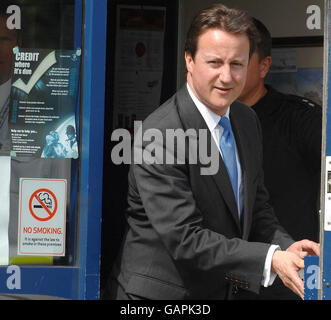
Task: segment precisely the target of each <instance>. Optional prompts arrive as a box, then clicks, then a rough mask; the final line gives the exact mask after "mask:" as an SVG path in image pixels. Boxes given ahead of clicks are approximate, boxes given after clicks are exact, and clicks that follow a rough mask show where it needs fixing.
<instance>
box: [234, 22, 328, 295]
mask: <svg viewBox="0 0 331 320" xmlns="http://www.w3.org/2000/svg"><path fill="white" fill-rule="evenodd" d="M254 24H255V26H256V28H257V30H258V32H259V34H260V40H259V41H258V43H257V48H256V51H255V52H254V53H253V55H252V57H251V59H250V62H249V65H248V71H247V81H246V85H245V87H244V89H243V91H242V93H241V94H240V96H239V100H240V101H242V102H243V103H245V104H246V105H248V106H250V107H251V108H252V109H253V110H254V111H255V112H256V114H257V116H258V118H259V120H260V123H261V129H262V135H263V170H264V180H265V186H266V187H267V189H268V191H269V194H270V201H269V202H270V204H271V205H272V207H273V208H274V211H275V214H276V216H277V218H278V219H279V222H280V224H281V225H282V226H283V227H284V228H285V229H286V231H287V232H288V233H289V234H290V235H291V236H292V237H293V239H294V240H299V239H303V238H308V239H311V240H314V241H318V238H319V214H318V209H319V190H320V177H321V141H322V108H321V106H319V105H317V104H316V103H314V102H313V101H311V100H309V99H307V98H306V97H299V96H295V95H292V94H283V93H281V92H279V91H277V90H275V89H274V88H272V87H271V86H269V85H266V84H265V81H264V79H265V77H266V75H267V73H268V71H269V68H270V66H271V63H272V59H271V45H272V39H271V35H270V32H269V31H268V29H267V28H266V27H265V25H264V24H263V23H262V22H261V21H259V20H256V19H254ZM261 291H262V292H261V294H260V295H259V296H258V298H260V299H297V296H295V295H294V294H293V293H292V292H291V291H290V290H289V289H287V288H286V287H284V285H283V284H282V283H281V281H279V280H278V279H276V281H275V283H274V284H273V286H271V287H269V288H262V290H261Z"/></svg>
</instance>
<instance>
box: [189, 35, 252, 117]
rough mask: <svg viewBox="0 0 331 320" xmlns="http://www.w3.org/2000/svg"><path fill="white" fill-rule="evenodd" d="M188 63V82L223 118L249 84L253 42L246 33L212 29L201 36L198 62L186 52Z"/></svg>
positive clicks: (197, 94) (208, 105)
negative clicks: (246, 82)
mask: <svg viewBox="0 0 331 320" xmlns="http://www.w3.org/2000/svg"><path fill="white" fill-rule="evenodd" d="M185 60H186V68H187V71H188V75H187V81H188V83H189V85H190V87H191V89H192V90H193V92H194V93H195V95H196V96H197V97H198V99H199V100H200V101H201V102H202V103H204V104H205V105H206V106H207V107H208V108H210V109H211V110H212V111H213V112H215V113H217V114H219V115H223V114H225V112H226V110H227V108H228V107H229V106H230V105H231V103H232V102H233V101H234V100H236V99H237V98H238V96H239V95H240V93H241V91H242V89H243V87H244V85H245V80H246V73H247V65H248V61H249V39H248V37H247V35H246V34H232V33H228V32H225V31H221V30H219V29H208V30H207V31H205V32H204V33H203V34H202V35H200V37H199V40H198V46H197V51H196V55H195V57H194V59H193V58H192V57H191V55H189V54H188V53H186V54H185Z"/></svg>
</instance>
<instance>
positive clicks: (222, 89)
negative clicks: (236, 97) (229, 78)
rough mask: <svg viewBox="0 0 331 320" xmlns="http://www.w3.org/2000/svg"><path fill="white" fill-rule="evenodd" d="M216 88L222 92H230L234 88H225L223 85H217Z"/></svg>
mask: <svg viewBox="0 0 331 320" xmlns="http://www.w3.org/2000/svg"><path fill="white" fill-rule="evenodd" d="M215 89H216V90H217V91H218V92H219V93H222V94H226V93H229V92H230V91H231V89H232V88H223V87H215Z"/></svg>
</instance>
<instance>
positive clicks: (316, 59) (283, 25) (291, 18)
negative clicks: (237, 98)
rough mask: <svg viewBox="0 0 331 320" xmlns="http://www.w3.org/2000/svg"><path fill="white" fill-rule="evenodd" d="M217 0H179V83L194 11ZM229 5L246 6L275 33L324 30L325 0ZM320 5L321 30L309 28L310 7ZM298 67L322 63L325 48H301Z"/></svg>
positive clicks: (240, 0) (234, 0) (249, 0)
mask: <svg viewBox="0 0 331 320" xmlns="http://www.w3.org/2000/svg"><path fill="white" fill-rule="evenodd" d="M215 2H217V1H215V0H214V1H213V0H203V1H202V0H179V30H178V32H179V34H178V68H177V70H178V74H177V84H178V87H180V86H181V85H182V84H183V83H184V82H185V80H186V69H185V61H184V43H185V38H186V33H187V30H188V28H189V25H190V23H191V21H192V19H193V17H194V15H195V14H196V13H197V12H198V11H199V10H201V9H203V8H206V7H208V6H209V5H211V4H213V3H215ZM221 3H223V4H225V5H227V6H229V7H239V8H242V9H245V10H247V11H248V12H249V14H250V15H252V16H254V17H256V18H257V19H259V20H261V21H262V22H263V23H264V24H265V25H266V27H267V28H268V29H269V31H270V33H271V35H272V37H301V36H321V35H323V33H324V30H323V17H324V1H323V0H223V1H222V2H221ZM310 5H318V6H319V7H320V9H321V17H322V21H321V26H322V28H321V29H320V30H309V29H308V28H307V26H306V21H307V18H308V16H309V15H308V14H307V7H308V6H310ZM298 59H299V63H298V66H299V67H321V66H323V48H312V49H311V48H304V49H300V50H299V57H298Z"/></svg>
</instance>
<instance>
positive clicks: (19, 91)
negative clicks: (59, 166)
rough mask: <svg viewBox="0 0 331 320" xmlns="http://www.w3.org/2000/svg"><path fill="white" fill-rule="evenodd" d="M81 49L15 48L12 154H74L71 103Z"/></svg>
mask: <svg viewBox="0 0 331 320" xmlns="http://www.w3.org/2000/svg"><path fill="white" fill-rule="evenodd" d="M80 55H81V50H80V49H78V50H77V51H72V50H65V51H63V50H46V49H19V50H17V51H15V52H14V65H13V78H12V88H11V101H10V113H9V131H10V136H11V143H12V155H14V156H32V157H41V158H77V157H78V146H77V140H76V139H77V137H76V121H75V106H76V104H77V99H78V84H79V70H80V69H79V68H80Z"/></svg>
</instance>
